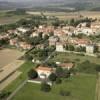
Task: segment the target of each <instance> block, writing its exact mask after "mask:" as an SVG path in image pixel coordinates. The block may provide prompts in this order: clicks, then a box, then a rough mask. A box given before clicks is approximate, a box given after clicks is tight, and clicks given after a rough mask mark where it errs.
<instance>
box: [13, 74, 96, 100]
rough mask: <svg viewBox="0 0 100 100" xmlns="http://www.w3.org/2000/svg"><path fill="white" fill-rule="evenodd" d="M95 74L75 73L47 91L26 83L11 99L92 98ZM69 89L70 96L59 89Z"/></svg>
mask: <svg viewBox="0 0 100 100" xmlns="http://www.w3.org/2000/svg"><path fill="white" fill-rule="evenodd" d="M95 85H96V76H95V75H83V74H81V75H77V76H72V77H71V78H70V79H64V80H63V82H62V83H61V84H59V85H55V84H54V85H53V86H52V90H51V91H50V92H49V93H44V92H42V91H40V85H37V84H34V83H27V84H26V85H25V86H24V87H23V88H22V89H21V90H20V91H19V92H18V93H17V94H16V96H15V97H13V99H12V100H41V98H42V99H43V100H94V98H95ZM62 89H63V90H66V91H70V92H71V95H70V96H61V95H60V94H59V91H60V90H62Z"/></svg>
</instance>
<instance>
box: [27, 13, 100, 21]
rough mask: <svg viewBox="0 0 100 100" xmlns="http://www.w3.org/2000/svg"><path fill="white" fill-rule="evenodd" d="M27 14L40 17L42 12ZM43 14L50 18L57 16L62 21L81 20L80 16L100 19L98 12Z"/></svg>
mask: <svg viewBox="0 0 100 100" xmlns="http://www.w3.org/2000/svg"><path fill="white" fill-rule="evenodd" d="M27 13H28V14H32V15H40V14H41V12H34V11H27ZM43 13H44V15H48V16H56V17H58V18H60V19H62V20H66V19H71V18H75V19H79V18H80V15H81V16H83V17H89V18H98V19H100V12H96V11H79V12H50V11H45V12H43Z"/></svg>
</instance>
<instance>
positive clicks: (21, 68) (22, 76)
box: [4, 62, 35, 92]
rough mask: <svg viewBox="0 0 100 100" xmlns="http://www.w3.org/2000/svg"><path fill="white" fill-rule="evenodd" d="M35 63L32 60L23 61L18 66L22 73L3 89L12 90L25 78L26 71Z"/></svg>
mask: <svg viewBox="0 0 100 100" xmlns="http://www.w3.org/2000/svg"><path fill="white" fill-rule="evenodd" d="M34 66H35V64H33V63H32V62H25V63H24V64H23V65H22V66H21V67H20V68H19V71H20V72H22V74H21V75H20V76H19V77H18V78H17V79H16V80H14V81H13V82H12V83H11V84H10V85H8V87H6V88H5V89H4V91H7V92H8V91H9V92H13V91H14V90H15V89H16V88H17V87H18V86H19V85H20V84H21V83H22V82H23V81H24V80H25V79H26V78H27V72H28V71H29V70H30V69H31V68H33V67H34Z"/></svg>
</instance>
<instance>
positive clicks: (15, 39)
mask: <svg viewBox="0 0 100 100" xmlns="http://www.w3.org/2000/svg"><path fill="white" fill-rule="evenodd" d="M9 44H10V45H12V46H17V45H18V39H17V38H14V39H10V40H9Z"/></svg>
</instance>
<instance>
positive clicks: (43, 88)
mask: <svg viewBox="0 0 100 100" xmlns="http://www.w3.org/2000/svg"><path fill="white" fill-rule="evenodd" d="M50 90H51V87H50V85H49V84H47V83H45V82H43V83H42V84H41V91H43V92H49V91H50Z"/></svg>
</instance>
